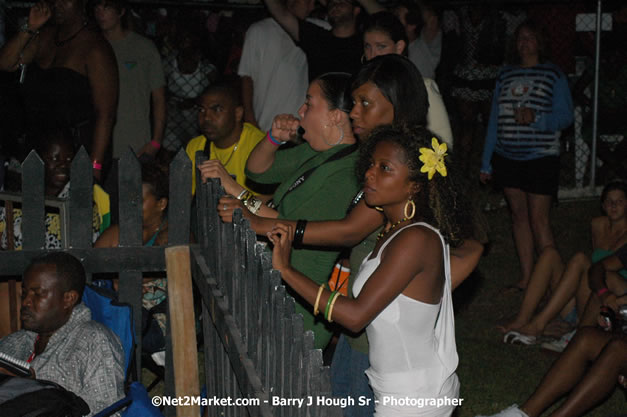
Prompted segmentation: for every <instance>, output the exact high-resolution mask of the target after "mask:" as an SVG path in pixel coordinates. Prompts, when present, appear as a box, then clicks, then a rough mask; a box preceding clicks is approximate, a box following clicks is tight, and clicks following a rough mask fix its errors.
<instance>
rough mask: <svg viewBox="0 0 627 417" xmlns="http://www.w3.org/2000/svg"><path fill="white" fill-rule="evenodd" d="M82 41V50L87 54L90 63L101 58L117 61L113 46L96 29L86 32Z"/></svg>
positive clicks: (89, 29)
mask: <svg viewBox="0 0 627 417" xmlns="http://www.w3.org/2000/svg"><path fill="white" fill-rule="evenodd" d="M82 41H83V42H82V43H81V48H82V49H83V51H84V53H85V57H86V59H87V61H88V63H89V61H90V60H92V59H99V58H101V57H106V58H107V59H110V58H113V59H114V60H115V53H114V52H113V48H112V47H111V44H110V43H109V41H107V39H105V37H104V36H102V34H101V33H100V32H98V31H96V30H95V29H91V28H88V29H87V30H86V31H85V35H84V36H83V39H82ZM114 62H115V61H114Z"/></svg>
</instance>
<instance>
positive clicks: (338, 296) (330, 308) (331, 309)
mask: <svg viewBox="0 0 627 417" xmlns="http://www.w3.org/2000/svg"><path fill="white" fill-rule="evenodd" d="M340 295H342V293H341V292H338V293H337V294H335V297H333V301H331V307H329V316H328V317H327V320H328V322H329V323H333V320H332V319H331V316H332V315H333V306H334V305H335V302H336V301H337V299H338V298H340Z"/></svg>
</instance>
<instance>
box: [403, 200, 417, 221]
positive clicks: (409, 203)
mask: <svg viewBox="0 0 627 417" xmlns="http://www.w3.org/2000/svg"><path fill="white" fill-rule="evenodd" d="M407 207H411V213H409V214H407ZM403 214H404V215H405V218H407V220H411V219H413V218H414V215H415V214H416V204H414V200H411V199H410V200H407V203H405V209H404V210H403Z"/></svg>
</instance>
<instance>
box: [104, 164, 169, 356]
mask: <svg viewBox="0 0 627 417" xmlns="http://www.w3.org/2000/svg"><path fill="white" fill-rule="evenodd" d="M142 201H143V203H142V244H143V245H144V246H166V245H167V244H168V216H167V208H168V176H167V174H166V173H165V172H163V171H162V169H161V168H160V167H159V166H158V165H157V164H156V163H154V162H153V163H145V164H143V165H142ZM119 244H120V225H118V224H116V225H113V226H111V227H109V228H108V229H107V230H105V232H104V233H103V234H102V236H100V238H99V239H98V240H97V241H96V243H95V244H94V247H96V248H113V247H117V246H118V245H119ZM113 284H114V287H115V288H116V289H117V279H116V280H114V283H113ZM142 290H143V296H142V305H143V309H142V312H143V314H142V316H143V326H142V327H143V342H142V349H143V350H144V351H145V352H148V353H154V352H158V351H161V350H163V349H165V312H161V308H159V309H158V310H157V309H155V310H152V309H153V308H155V307H158V306H159V305H160V304H161V303H163V302H164V301H165V299H166V295H167V289H166V279H165V278H164V277H145V278H144V283H143V288H142ZM163 306H165V304H162V307H163ZM151 310H152V311H151Z"/></svg>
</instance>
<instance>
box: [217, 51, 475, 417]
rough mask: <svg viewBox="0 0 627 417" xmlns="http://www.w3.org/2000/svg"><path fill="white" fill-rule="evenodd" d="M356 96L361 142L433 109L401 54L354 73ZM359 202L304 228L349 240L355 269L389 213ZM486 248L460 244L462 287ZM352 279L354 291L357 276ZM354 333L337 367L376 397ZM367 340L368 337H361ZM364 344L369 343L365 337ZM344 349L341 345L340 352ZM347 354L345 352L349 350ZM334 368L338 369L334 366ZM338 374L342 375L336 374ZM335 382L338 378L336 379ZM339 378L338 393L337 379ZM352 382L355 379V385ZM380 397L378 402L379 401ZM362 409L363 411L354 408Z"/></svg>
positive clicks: (326, 239)
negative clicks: (378, 129) (338, 215)
mask: <svg viewBox="0 0 627 417" xmlns="http://www.w3.org/2000/svg"><path fill="white" fill-rule="evenodd" d="M351 90H352V96H353V109H352V111H351V113H350V116H351V119H352V120H353V132H354V133H355V134H356V135H357V136H358V138H359V140H360V142H364V141H365V140H366V138H367V137H368V135H369V134H370V132H372V130H373V129H374V128H376V127H377V126H381V125H384V124H390V123H393V122H394V123H398V124H414V125H423V126H424V125H425V123H426V115H427V100H426V98H427V91H426V90H425V84H424V81H423V79H422V77H421V76H420V73H419V72H418V70H417V69H416V67H415V66H414V64H413V63H412V62H411V61H409V60H408V59H406V58H404V57H402V56H400V55H395V54H391V55H385V56H381V57H373V59H372V60H370V61H368V62H367V63H366V64H365V65H364V66H363V67H362V69H361V70H360V71H359V73H358V74H357V75H356V76H355V78H354V79H353V83H352V86H351ZM286 131H287V133H286V134H287V135H289V134H290V131H291V132H292V134H293V132H295V128H294V127H290V126H288V127H287V129H286ZM354 200H357V201H358V203H357V204H356V206H355V207H354V208H353V209H352V210H351V211H350V212H349V213H348V214H347V216H346V217H345V218H344V219H342V220H338V221H321V222H309V223H308V224H307V226H306V229H305V230H304V235H303V244H305V245H320V246H331V247H334V246H344V247H349V248H353V249H352V252H351V259H350V264H351V267H352V269H353V271H352V272H353V274H355V273H356V272H357V269H358V268H359V265H360V264H361V261H362V259H363V257H364V256H365V255H366V254H367V253H368V252H369V251H371V250H372V249H373V248H374V246H375V239H376V235H377V231H378V230H379V229H380V228H381V226H382V225H383V224H384V222H385V216H384V214H383V213H381V212H379V211H377V210H376V209H375V208H373V207H369V206H368V205H366V203H365V202H364V201H363V199H361V195H359V194H358V196H357V198H355V199H354ZM223 205H224V206H226V207H228V210H219V214H220V216H221V217H222V219H223V220H225V221H231V218H232V213H233V210H234V209H235V208H236V207H238V205H237V200H235V199H232V198H229V197H224V198H222V199H221V200H220V205H219V207H220V208H224V207H223ZM243 213H244V215H245V216H246V217H247V218H248V219H249V220H250V222H251V226H252V228H253V229H254V230H255V231H256V232H257V234H264V233H268V232H271V231H272V230H273V229H274V226H275V224H276V223H277V222H278V221H277V220H275V219H264V218H261V217H258V216H254V215H251V214H250V212H248V211H247V210H243ZM280 222H281V223H283V224H289V225H291V226H292V229H291V230H292V231H293V230H294V228H295V227H296V223H297V222H296V221H287V220H283V219H282V220H280ZM482 250H483V247H482V245H481V244H480V243H479V242H477V241H476V240H472V239H466V240H464V242H463V244H462V245H461V246H459V247H457V248H454V249H453V250H452V253H451V255H452V256H451V273H452V282H453V283H452V286H453V288H455V287H457V286H458V285H459V284H460V283H461V282H462V281H463V280H464V279H466V277H467V276H468V275H470V273H471V272H472V271H473V269H474V268H475V266H476V265H477V263H478V262H479V257H480V256H481V252H482ZM352 278H353V277H351V279H349V293H350V288H351V284H350V282H352ZM347 339H348V338H345V337H340V341H339V342H338V347H339V346H340V345H342V346H344V347H346V349H344V351H345V352H346V353H345V355H346V356H347V357H349V358H350V359H347V360H344V359H340V360H334V361H333V364H334V367H335V366H336V365H337V366H339V367H341V368H342V370H343V371H347V372H348V373H350V374H351V376H350V377H348V378H352V379H351V380H352V381H353V382H349V383H346V384H345V386H343V388H346V389H348V390H349V391H350V392H351V395H354V396H355V397H359V396H360V395H365V396H368V397H369V398H371V397H372V395H373V393H372V390H370V388H369V386H368V381H367V379H366V378H365V376H364V374H363V371H364V370H365V369H366V368H367V367H368V355H367V349H366V348H365V346H362V347H361V348H362V349H361V350H360V351H358V350H357V349H355V348H352V347H350V346H348V345H349V342H347V341H345V340H347ZM356 339H360V340H361V341H362V342H364V341H363V339H365V337H363V338H362V337H357V338H356ZM364 344H366V343H365V342H364ZM339 351H340V350H339V349H337V350H336V355H338V352H339ZM343 356H344V355H343ZM332 373H334V374H335V372H334V371H333V372H332ZM334 378H335V377H334ZM335 379H337V378H335ZM332 382H333V381H332ZM333 384H334V394H335V393H336V390H335V385H337V384H335V383H333ZM351 384H352V385H351ZM373 404H374V403H372V405H373ZM352 409H353V410H351V407H349V408H348V409H347V410H346V411H347V413H348V414H347V415H356V416H361V415H368V414H369V415H372V412H373V408H372V407H371V408H370V409H367V408H366V407H352ZM352 412H356V413H357V414H350V413H352Z"/></svg>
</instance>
